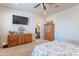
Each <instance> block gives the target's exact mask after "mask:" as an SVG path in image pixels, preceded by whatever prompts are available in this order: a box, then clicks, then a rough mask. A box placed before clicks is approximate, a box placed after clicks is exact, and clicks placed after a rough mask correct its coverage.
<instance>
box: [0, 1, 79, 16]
mask: <svg viewBox="0 0 79 59" xmlns="http://www.w3.org/2000/svg"><path fill="white" fill-rule="evenodd" d="M35 5H37V3H17V4H16V3H0V6H3V7H8V8H13V9H15V10H20V11H25V12H30V13H33V14H36V15H41V16H49V15H51V14H54V13H57V12H60V11H63V10H65V9H68V8H71V7H74V6H76V5H79V4H78V3H47V4H46V7H47V9H46V13H45V12H44V9H43V8H42V7H41V6H39V7H38V8H34V6H35ZM56 5H58V6H57V7H56Z"/></svg>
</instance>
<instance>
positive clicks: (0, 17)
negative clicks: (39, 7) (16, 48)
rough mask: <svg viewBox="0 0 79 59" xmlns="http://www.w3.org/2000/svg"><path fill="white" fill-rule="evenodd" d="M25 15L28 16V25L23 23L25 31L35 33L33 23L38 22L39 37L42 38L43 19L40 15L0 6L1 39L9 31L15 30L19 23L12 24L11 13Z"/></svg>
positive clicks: (4, 37) (5, 37) (5, 36)
mask: <svg viewBox="0 0 79 59" xmlns="http://www.w3.org/2000/svg"><path fill="white" fill-rule="evenodd" d="M13 14H15V15H19V16H25V17H28V18H29V23H28V25H24V27H25V28H26V30H27V31H29V32H31V33H35V31H34V30H35V24H36V23H40V24H41V25H40V27H41V38H43V32H44V31H43V30H44V29H43V28H44V27H43V26H42V25H43V23H44V21H43V19H42V18H41V17H40V16H36V15H34V14H31V13H28V12H21V11H17V10H13V9H9V8H4V7H0V36H1V39H2V42H3V41H6V40H7V35H8V32H9V31H17V29H18V27H20V26H21V25H15V24H12V15H13Z"/></svg>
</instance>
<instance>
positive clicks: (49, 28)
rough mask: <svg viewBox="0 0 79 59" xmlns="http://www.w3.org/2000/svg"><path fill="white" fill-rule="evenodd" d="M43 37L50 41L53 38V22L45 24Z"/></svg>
mask: <svg viewBox="0 0 79 59" xmlns="http://www.w3.org/2000/svg"><path fill="white" fill-rule="evenodd" d="M45 39H46V40H50V41H51V40H54V24H52V23H47V24H45Z"/></svg>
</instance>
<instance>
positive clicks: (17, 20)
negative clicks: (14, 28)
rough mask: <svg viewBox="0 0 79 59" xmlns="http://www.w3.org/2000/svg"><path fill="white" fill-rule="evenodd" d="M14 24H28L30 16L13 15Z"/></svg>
mask: <svg viewBox="0 0 79 59" xmlns="http://www.w3.org/2000/svg"><path fill="white" fill-rule="evenodd" d="M13 24H22V25H28V17H23V16H17V15H13Z"/></svg>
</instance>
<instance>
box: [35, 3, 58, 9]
mask: <svg viewBox="0 0 79 59" xmlns="http://www.w3.org/2000/svg"><path fill="white" fill-rule="evenodd" d="M47 4H55V3H39V4H37V5H36V6H35V7H34V8H37V7H39V6H42V7H43V9H44V10H46V9H47V6H46V5H47ZM55 7H58V5H55Z"/></svg>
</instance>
